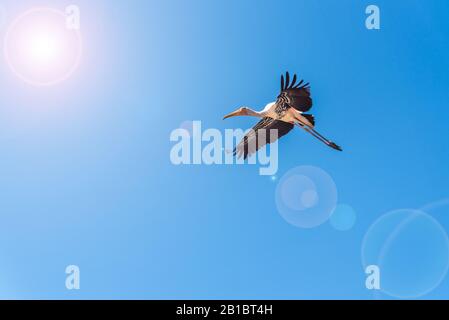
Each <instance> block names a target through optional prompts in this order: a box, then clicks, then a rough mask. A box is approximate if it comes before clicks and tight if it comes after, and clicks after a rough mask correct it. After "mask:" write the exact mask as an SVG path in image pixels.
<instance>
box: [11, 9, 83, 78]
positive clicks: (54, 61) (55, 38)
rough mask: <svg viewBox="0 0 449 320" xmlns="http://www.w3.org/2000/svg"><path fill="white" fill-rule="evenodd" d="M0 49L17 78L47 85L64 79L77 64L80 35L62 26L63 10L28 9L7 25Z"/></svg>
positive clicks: (79, 54)
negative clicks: (3, 41) (2, 46)
mask: <svg viewBox="0 0 449 320" xmlns="http://www.w3.org/2000/svg"><path fill="white" fill-rule="evenodd" d="M4 50H5V58H6V60H7V62H8V65H9V67H10V68H11V70H12V71H13V72H14V73H15V74H16V75H17V76H18V77H19V78H21V79H22V80H24V81H26V82H27V83H30V84H33V85H38V86H48V85H53V84H57V83H59V82H61V81H63V80H65V79H67V78H68V77H69V76H70V75H71V74H72V73H73V72H74V71H75V69H76V68H77V67H78V65H79V62H80V59H81V53H82V42H81V35H80V33H79V30H72V29H69V28H67V27H66V16H65V14H64V12H62V11H58V10H54V9H49V8H39V9H32V10H30V11H27V12H25V13H24V14H22V15H21V16H19V17H18V18H17V19H16V20H15V21H14V22H13V23H12V24H11V25H10V26H9V28H8V31H7V33H6V36H5V45H4Z"/></svg>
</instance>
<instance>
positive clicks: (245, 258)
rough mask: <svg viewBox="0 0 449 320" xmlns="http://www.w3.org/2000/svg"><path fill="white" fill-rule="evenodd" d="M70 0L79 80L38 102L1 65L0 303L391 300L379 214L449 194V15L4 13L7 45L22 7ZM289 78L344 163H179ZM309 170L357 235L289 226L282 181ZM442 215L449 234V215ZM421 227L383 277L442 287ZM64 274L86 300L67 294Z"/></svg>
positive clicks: (251, 7)
mask: <svg viewBox="0 0 449 320" xmlns="http://www.w3.org/2000/svg"><path fill="white" fill-rule="evenodd" d="M73 3H75V4H77V5H78V6H79V7H80V9H81V19H82V20H81V21H82V22H81V23H82V24H81V27H82V34H83V41H84V55H83V60H82V63H81V65H80V67H79V68H78V70H77V72H76V73H75V74H74V75H73V76H72V77H71V78H70V79H68V80H67V81H65V82H64V83H61V84H59V85H57V86H54V87H48V88H36V87H32V86H30V85H28V84H26V83H23V82H21V81H20V80H19V79H17V78H16V77H15V76H14V75H13V74H11V72H10V70H9V68H8V67H7V66H6V64H5V62H4V59H3V60H2V62H1V63H0V85H1V88H2V90H1V92H0V147H1V150H2V157H1V158H0V177H1V179H0V203H1V205H0V297H1V298H23V299H27V298H87V299H89V298H137V299H155V298H191V299H198V298H202V299H205V298H211V299H215V298H255V299H257V298H286V299H300V298H301V299H311V298H324V299H333V298H355V299H373V298H379V297H380V298H391V297H390V296H389V295H386V294H384V293H379V294H378V295H376V294H373V292H371V291H368V290H367V289H366V288H365V274H364V268H363V265H362V242H363V239H364V238H365V236H366V234H367V231H368V230H369V228H370V226H372V225H373V223H374V222H375V221H376V220H378V219H379V218H380V217H382V215H384V214H386V213H387V212H391V211H393V210H397V209H404V208H410V209H418V208H422V207H423V206H425V205H427V204H429V203H433V202H435V201H439V200H441V199H445V198H447V197H449V185H448V181H449V167H448V165H447V164H448V163H449V151H448V150H449V136H448V129H447V119H448V117H449V108H448V107H447V105H448V103H449V91H448V90H447V88H448V86H449V75H448V73H447V70H448V67H449V47H448V45H449V44H448V40H447V39H449V21H448V20H447V12H448V11H449V3H448V2H447V1H444V0H433V1H422V0H421V1H419V0H413V1H405V0H401V1H399V0H398V1H382V0H376V1H369V2H368V1H332V0H320V1H297V0H296V1H265V2H264V3H263V4H262V3H260V2H256V1H250V0H248V1H189V2H186V1H174V0H170V1H145V2H144V1H137V0H133V1H126V2H124V1H95V3H93V2H92V1H86V0H76V1H67V2H65V1H34V0H21V1H16V0H15V1H12V0H6V1H2V4H1V8H2V10H3V12H4V13H5V14H4V21H3V22H2V23H0V34H1V35H2V38H3V36H4V34H5V30H6V28H7V26H8V23H10V22H11V21H12V19H14V17H15V16H17V15H18V14H20V13H21V12H23V11H25V10H27V9H28V8H30V7H33V6H45V7H55V8H59V9H63V8H64V7H65V5H66V4H73ZM369 4H376V5H378V6H379V7H380V10H381V29H380V30H378V31H373V30H371V31H370V30H367V29H366V28H365V19H366V15H365V8H366V7H367V6H368V5H369ZM286 70H289V71H291V72H296V73H298V74H299V75H300V76H301V77H303V78H305V79H306V80H307V81H310V82H311V84H312V94H313V98H314V103H315V104H314V109H313V113H314V114H315V116H316V118H317V129H318V130H319V131H320V132H322V133H323V134H325V135H326V136H329V137H330V138H332V139H334V140H335V141H336V142H338V143H339V144H341V145H342V146H343V147H344V150H345V151H344V152H343V153H337V152H333V151H332V150H328V149H326V148H325V147H323V146H322V145H321V144H319V143H317V142H316V141H315V140H313V139H312V138H311V137H308V136H306V135H305V133H304V132H301V131H299V130H297V131H295V132H294V133H291V134H290V135H288V136H286V137H285V138H283V139H282V141H281V142H280V143H279V148H280V156H279V161H280V162H279V172H278V179H277V180H276V181H272V180H271V179H270V178H269V177H263V176H260V175H259V174H258V170H257V168H256V167H255V166H173V165H172V164H171V162H170V158H169V154H170V149H171V147H172V146H173V144H172V143H171V142H170V141H169V136H170V132H171V131H172V130H174V129H176V128H178V127H179V125H180V124H181V123H183V122H184V121H188V120H200V121H202V124H203V126H204V127H206V128H218V129H220V130H224V129H225V128H249V127H251V126H252V125H253V124H254V122H255V120H254V119H249V118H242V119H233V120H229V121H227V122H224V121H222V120H221V119H222V117H223V115H224V114H226V113H228V112H230V111H232V110H234V109H236V108H237V107H238V106H241V105H249V106H252V107H254V108H255V109H261V108H262V107H263V106H265V104H266V103H268V102H271V101H273V100H274V99H275V97H276V95H277V94H278V90H279V77H280V74H281V73H283V72H285V71H286ZM304 165H310V166H314V167H317V168H321V169H322V170H324V171H325V172H327V173H328V174H329V175H330V176H331V177H332V179H333V181H334V182H335V185H336V187H337V190H338V202H339V203H342V204H345V205H349V206H350V207H352V208H353V210H354V211H355V212H356V215H357V221H356V224H355V225H354V226H353V228H352V229H350V230H349V231H345V232H341V231H337V230H335V229H334V228H332V226H331V225H330V224H329V223H325V224H323V225H321V226H319V227H317V228H313V229H301V228H297V227H294V226H292V225H290V224H288V223H287V222H286V221H285V220H284V219H283V218H282V216H281V215H280V214H279V212H278V210H277V207H276V201H275V192H276V188H277V184H278V183H279V181H280V180H281V179H280V178H281V177H282V176H283V175H284V174H285V173H287V172H288V171H289V170H291V169H293V168H296V167H298V166H304ZM436 211H438V212H430V210H429V212H427V213H428V214H429V215H431V216H432V217H434V218H435V219H436V220H437V221H438V223H439V224H441V226H442V227H443V228H444V229H445V231H447V230H448V229H449V206H448V205H443V206H440V207H438V209H437V210H436ZM409 230H410V233H411V236H410V241H408V242H405V243H402V242H398V245H399V246H400V247H399V249H397V250H395V252H398V253H397V255H396V256H395V258H396V259H394V260H391V261H392V262H391V264H388V266H391V265H392V266H393V267H391V268H392V269H390V270H387V273H389V274H390V275H391V272H393V271H394V272H397V276H398V277H399V278H400V276H401V274H405V273H407V272H406V271H404V270H408V271H410V273H411V274H413V271H422V273H423V274H426V272H427V271H428V272H435V270H433V269H432V268H431V267H429V266H422V265H418V266H417V265H415V264H414V263H415V262H417V261H418V260H419V259H421V258H422V256H419V254H418V255H413V254H411V258H410V252H409V251H410V248H413V247H415V246H425V243H424V244H423V242H422V239H427V235H428V234H426V230H432V228H430V229H420V228H419V227H414V226H412V227H411V229H409ZM373 239H374V240H373V241H375V242H376V241H381V240H380V238H376V236H374V238H373ZM407 239H408V238H407ZM435 241H437V244H438V245H440V244H441V243H440V242H438V241H439V240H438V239H436V240H435ZM401 245H402V247H401ZM445 248H446V247H445V243H443V244H441V246H432V247H430V248H429V250H427V252H430V254H429V256H426V257H425V258H426V259H428V261H433V260H438V259H443V260H444V259H446V256H447V252H446V251H445ZM424 251H425V250H424ZM402 255H404V256H402ZM407 258H409V259H408V260H407ZM405 261H406V262H405ZM426 261H427V260H426ZM443 262H444V261H443ZM70 264H75V265H78V266H79V267H80V269H81V290H78V291H68V290H66V288H65V286H64V283H65V277H66V275H65V273H64V270H65V267H66V266H67V265H70ZM388 266H387V265H386V267H388ZM388 268H390V267H388ZM417 268H423V269H417ZM407 274H408V273H407ZM423 277H424V276H423ZM415 280H416V281H417V282H419V281H418V280H419V279H414V280H413V279H412V281H415ZM386 281H387V280H386ZM423 281H424V287H425V285H426V283H425V281H431V280H425V279H424V280H423ZM386 285H388V284H386ZM395 285H397V286H401V284H395ZM448 289H449V280H448V277H446V278H444V280H443V281H442V283H441V284H440V285H439V286H438V287H437V288H435V290H433V291H432V292H430V293H428V294H427V295H424V296H422V297H421V298H449V296H448V292H449V290H448ZM404 290H405V289H404Z"/></svg>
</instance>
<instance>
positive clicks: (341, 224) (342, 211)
mask: <svg viewBox="0 0 449 320" xmlns="http://www.w3.org/2000/svg"><path fill="white" fill-rule="evenodd" d="M356 220H357V214H356V212H355V210H354V208H352V207H351V206H349V205H347V204H339V205H337V207H336V208H335V210H334V212H332V215H331V218H330V220H329V222H330V224H331V226H332V227H333V228H334V229H335V230H338V231H349V230H351V229H352V227H354V225H355V222H356Z"/></svg>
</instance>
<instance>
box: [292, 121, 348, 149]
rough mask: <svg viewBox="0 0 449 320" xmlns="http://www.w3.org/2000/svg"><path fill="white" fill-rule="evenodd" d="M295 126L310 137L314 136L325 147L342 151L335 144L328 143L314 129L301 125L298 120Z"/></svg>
mask: <svg viewBox="0 0 449 320" xmlns="http://www.w3.org/2000/svg"><path fill="white" fill-rule="evenodd" d="M295 124H296V125H297V126H298V127H300V128H302V129H304V130H305V131H307V132H308V133H310V134H311V135H312V136H314V137H315V138H317V139H318V140H320V141H321V142H323V143H324V144H325V145H327V146H329V147H331V148H332V149H335V150H338V151H343V149H342V148H341V147H340V146H338V145H337V144H335V143H334V142H332V141H329V140H328V139H326V138H325V137H323V136H322V135H321V134H320V133H318V132H317V131H316V130H315V129H313V128H311V127H310V126H308V125H307V124H305V123H303V122H302V121H301V120H298V122H297V123H295Z"/></svg>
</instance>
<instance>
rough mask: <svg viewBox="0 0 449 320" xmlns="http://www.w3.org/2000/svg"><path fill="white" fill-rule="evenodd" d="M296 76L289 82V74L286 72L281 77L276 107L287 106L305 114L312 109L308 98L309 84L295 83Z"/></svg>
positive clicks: (310, 100) (310, 99)
mask: <svg viewBox="0 0 449 320" xmlns="http://www.w3.org/2000/svg"><path fill="white" fill-rule="evenodd" d="M297 80H298V78H297V76H296V74H295V75H294V76H293V79H292V81H291V82H290V74H289V73H288V72H287V73H286V75H285V78H284V75H282V76H281V94H280V95H279V96H278V99H277V104H278V105H288V106H289V107H291V108H295V109H296V110H298V111H301V112H307V111H309V110H310V109H311V108H312V105H313V102H312V98H311V97H310V84H309V83H304V80H301V81H299V82H298V83H297Z"/></svg>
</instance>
